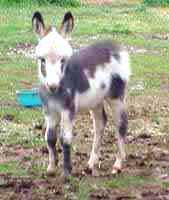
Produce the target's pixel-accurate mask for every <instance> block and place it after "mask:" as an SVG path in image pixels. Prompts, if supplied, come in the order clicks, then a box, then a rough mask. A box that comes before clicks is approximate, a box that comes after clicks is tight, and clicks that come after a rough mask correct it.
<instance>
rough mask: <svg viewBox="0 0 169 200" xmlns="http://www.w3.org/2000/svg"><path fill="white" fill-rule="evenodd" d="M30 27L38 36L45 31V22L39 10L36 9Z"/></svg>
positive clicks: (41, 35)
mask: <svg viewBox="0 0 169 200" xmlns="http://www.w3.org/2000/svg"><path fill="white" fill-rule="evenodd" d="M32 27H33V31H34V32H35V33H36V34H37V35H38V37H40V38H41V37H43V36H44V33H45V24H44V21H43V17H42V15H41V13H40V12H39V11H36V12H35V13H34V14H33V17H32Z"/></svg>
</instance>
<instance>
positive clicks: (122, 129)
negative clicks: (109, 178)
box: [112, 98, 128, 174]
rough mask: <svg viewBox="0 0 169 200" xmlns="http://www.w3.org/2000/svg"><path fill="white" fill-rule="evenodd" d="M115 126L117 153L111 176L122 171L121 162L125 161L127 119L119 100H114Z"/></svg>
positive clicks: (122, 104)
mask: <svg viewBox="0 0 169 200" xmlns="http://www.w3.org/2000/svg"><path fill="white" fill-rule="evenodd" d="M115 125H116V128H117V131H116V132H117V134H116V136H117V142H118V153H117V156H116V161H115V163H114V165H113V169H112V173H113V174H116V173H118V172H120V171H121V170H122V162H123V161H124V160H125V159H126V152H125V147H124V145H125V137H126V134H127V128H128V118H127V113H126V111H125V108H124V102H123V100H122V99H121V98H120V99H117V100H115Z"/></svg>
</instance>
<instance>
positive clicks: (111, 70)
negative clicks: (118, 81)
mask: <svg viewBox="0 0 169 200" xmlns="http://www.w3.org/2000/svg"><path fill="white" fill-rule="evenodd" d="M113 74H118V75H119V76H120V77H121V78H122V80H124V81H128V80H129V77H130V74H131V72H130V67H129V57H128V53H127V52H126V51H122V52H120V61H117V60H116V59H115V58H114V57H113V56H112V58H111V62H110V63H107V64H104V66H97V67H96V72H95V75H94V78H90V77H88V81H89V85H90V88H89V89H88V90H87V91H86V92H84V93H82V94H79V93H78V94H77V95H76V103H77V109H80V108H94V107H95V106H97V105H98V104H99V103H100V102H102V101H103V99H104V98H105V97H106V96H107V94H108V91H109V89H110V85H111V81H112V75H113ZM102 84H104V85H105V87H104V88H102V87H101V85H102Z"/></svg>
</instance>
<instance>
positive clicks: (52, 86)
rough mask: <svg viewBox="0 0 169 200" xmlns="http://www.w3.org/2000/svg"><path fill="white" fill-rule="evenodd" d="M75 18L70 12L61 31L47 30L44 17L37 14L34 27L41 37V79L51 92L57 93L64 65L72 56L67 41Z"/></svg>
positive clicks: (34, 17) (37, 52)
mask: <svg viewBox="0 0 169 200" xmlns="http://www.w3.org/2000/svg"><path fill="white" fill-rule="evenodd" d="M73 24H74V21H73V16H72V14H71V13H70V12H67V13H66V14H65V15H64V18H63V21H62V24H61V28H60V31H59V32H57V30H56V29H55V28H54V27H50V28H48V29H46V28H45V25H44V21H43V18H42V15H41V14H40V13H39V12H35V13H34V15H33V18H32V25H33V29H34V31H35V33H36V34H37V35H38V37H39V43H38V45H37V47H36V56H37V59H38V65H39V78H40V81H41V83H42V84H44V85H45V87H47V88H48V89H49V90H50V91H55V90H56V89H57V88H58V86H59V83H60V80H61V78H62V76H63V65H64V62H65V60H66V59H67V58H69V57H70V56H71V55H72V48H71V46H70V44H69V43H68V41H67V35H68V34H69V33H70V32H71V31H72V29H73Z"/></svg>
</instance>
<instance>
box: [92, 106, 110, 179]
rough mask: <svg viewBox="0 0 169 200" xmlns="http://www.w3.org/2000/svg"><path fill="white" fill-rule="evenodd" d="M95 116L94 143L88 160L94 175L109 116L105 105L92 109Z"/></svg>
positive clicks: (93, 116)
mask: <svg viewBox="0 0 169 200" xmlns="http://www.w3.org/2000/svg"><path fill="white" fill-rule="evenodd" d="M91 114H92V118H93V128H94V140H93V145H92V151H91V154H90V159H89V161H88V166H89V169H91V170H92V174H93V175H94V173H95V172H94V167H95V165H96V164H97V163H98V160H99V156H100V155H99V154H100V146H101V139H102V136H103V132H104V128H105V126H106V122H107V116H106V113H105V110H104V107H103V105H99V106H98V107H97V108H95V109H94V110H92V112H91Z"/></svg>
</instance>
